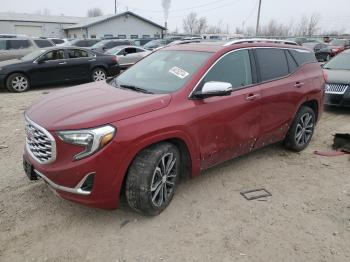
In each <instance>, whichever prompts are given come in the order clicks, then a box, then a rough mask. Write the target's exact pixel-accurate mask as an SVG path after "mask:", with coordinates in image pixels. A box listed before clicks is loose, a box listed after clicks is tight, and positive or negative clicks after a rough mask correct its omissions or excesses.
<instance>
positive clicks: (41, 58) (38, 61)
mask: <svg viewBox="0 0 350 262" xmlns="http://www.w3.org/2000/svg"><path fill="white" fill-rule="evenodd" d="M36 62H37V63H38V64H39V65H40V64H43V63H44V62H45V60H44V58H43V57H40V58H38V60H36Z"/></svg>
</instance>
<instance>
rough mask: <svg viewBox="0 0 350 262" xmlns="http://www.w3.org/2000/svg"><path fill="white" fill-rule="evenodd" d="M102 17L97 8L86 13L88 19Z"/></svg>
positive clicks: (100, 11)
mask: <svg viewBox="0 0 350 262" xmlns="http://www.w3.org/2000/svg"><path fill="white" fill-rule="evenodd" d="M102 15H103V12H102V10H101V9H100V8H98V7H94V8H91V9H89V10H88V11H87V16H88V17H96V16H102Z"/></svg>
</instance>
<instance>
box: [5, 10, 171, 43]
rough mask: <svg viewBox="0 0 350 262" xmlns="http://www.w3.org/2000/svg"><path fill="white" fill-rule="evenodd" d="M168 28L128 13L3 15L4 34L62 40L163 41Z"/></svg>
mask: <svg viewBox="0 0 350 262" xmlns="http://www.w3.org/2000/svg"><path fill="white" fill-rule="evenodd" d="M164 31H165V27H163V26H161V25H159V24H156V23H154V22H152V21H150V20H148V19H146V18H143V17H141V16H139V15H137V14H135V13H133V12H130V11H127V12H124V13H120V14H116V15H107V16H100V17H93V18H86V17H70V16H47V15H36V14H17V13H0V34H24V35H28V36H36V37H61V38H65V37H68V38H101V37H104V36H114V37H118V36H119V37H120V38H147V37H150V38H160V37H162V36H163V33H164Z"/></svg>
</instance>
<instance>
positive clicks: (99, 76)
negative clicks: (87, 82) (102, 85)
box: [93, 69, 106, 82]
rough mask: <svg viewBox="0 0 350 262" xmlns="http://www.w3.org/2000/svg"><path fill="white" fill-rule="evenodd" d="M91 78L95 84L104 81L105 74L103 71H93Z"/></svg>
mask: <svg viewBox="0 0 350 262" xmlns="http://www.w3.org/2000/svg"><path fill="white" fill-rule="evenodd" d="M93 78H94V81H95V82H96V81H103V80H106V73H105V72H104V71H103V70H101V69H98V70H96V71H94V75H93Z"/></svg>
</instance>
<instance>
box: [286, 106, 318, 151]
mask: <svg viewBox="0 0 350 262" xmlns="http://www.w3.org/2000/svg"><path fill="white" fill-rule="evenodd" d="M315 124H316V118H315V112H314V111H313V110H312V109H311V108H310V107H307V106H302V107H301V108H300V109H299V111H298V113H297V114H296V116H295V118H294V120H293V123H292V125H291V127H290V128H289V131H288V133H287V136H286V138H285V141H284V145H285V147H286V148H288V149H290V150H292V151H295V152H300V151H302V150H304V149H305V148H306V147H307V146H308V145H309V143H310V141H311V138H312V136H313V134H314V130H315Z"/></svg>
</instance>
